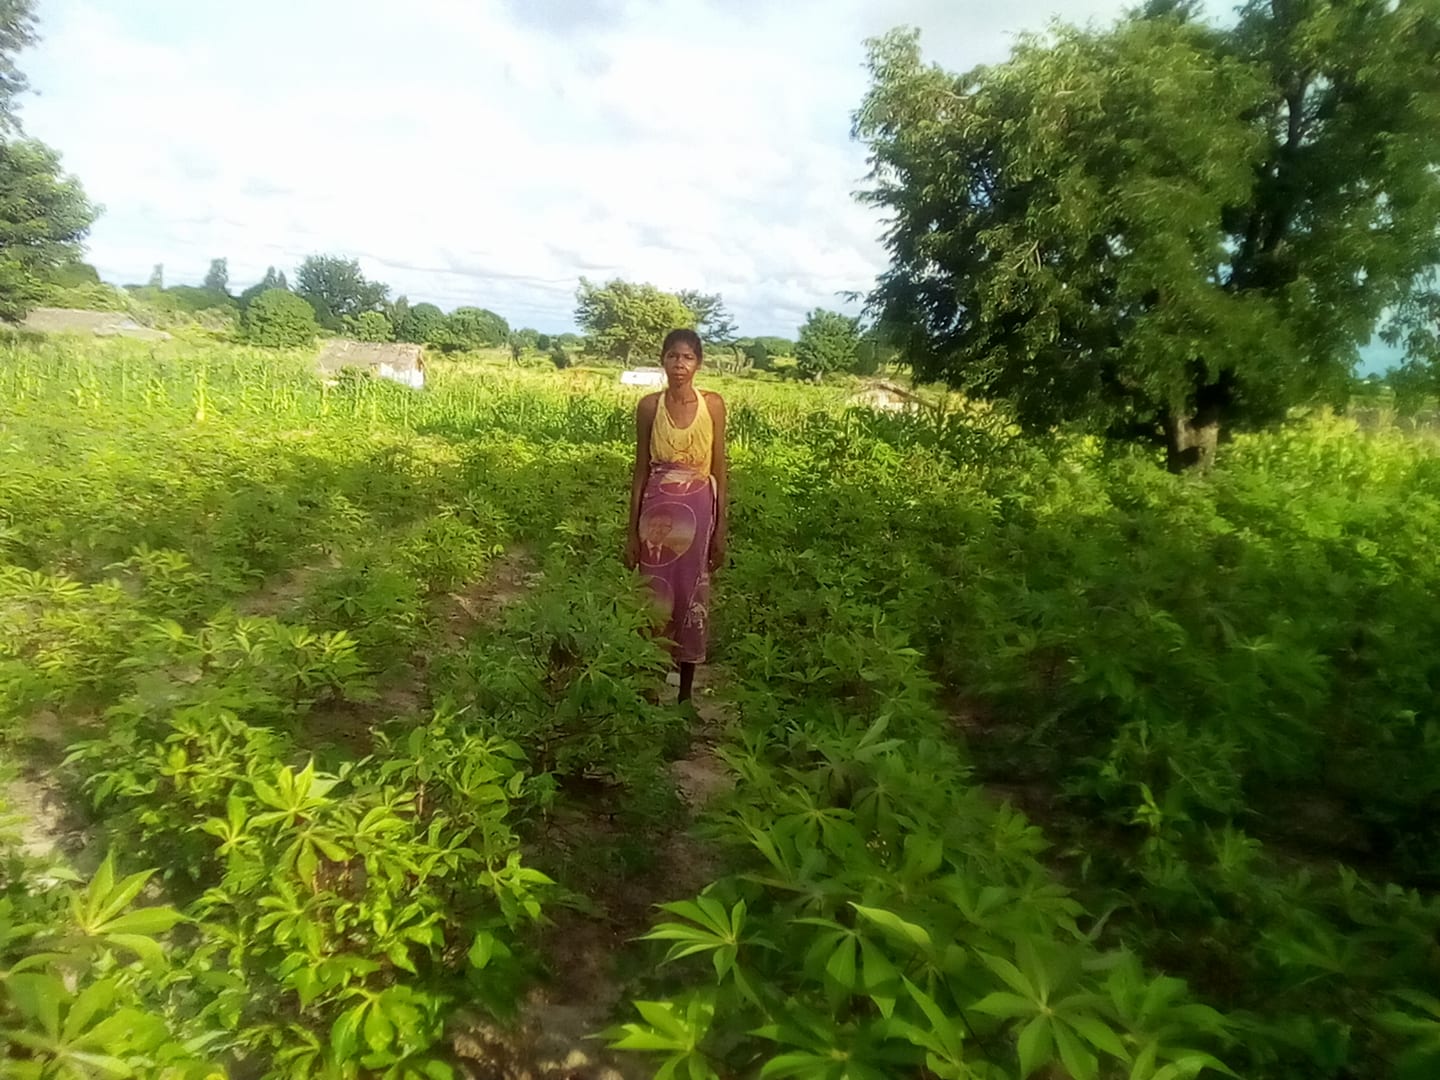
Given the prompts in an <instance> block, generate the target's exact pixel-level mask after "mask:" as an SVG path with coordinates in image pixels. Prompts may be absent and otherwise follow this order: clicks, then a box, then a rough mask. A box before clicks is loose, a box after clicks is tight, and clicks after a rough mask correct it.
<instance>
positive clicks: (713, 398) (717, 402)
mask: <svg viewBox="0 0 1440 1080" xmlns="http://www.w3.org/2000/svg"><path fill="white" fill-rule="evenodd" d="M700 392H701V393H702V394H704V395H705V404H707V405H709V406H710V411H711V412H712V413H713V412H721V413H723V412H724V411H725V399H724V398H723V397H721V396H720V395H719V394H717V393H716V392H715V391H714V390H702V391H700Z"/></svg>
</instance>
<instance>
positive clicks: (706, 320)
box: [676, 289, 736, 345]
mask: <svg viewBox="0 0 1440 1080" xmlns="http://www.w3.org/2000/svg"><path fill="white" fill-rule="evenodd" d="M676 295H677V296H678V297H679V299H680V302H681V303H682V304H684V305H685V306H686V307H687V308H689V309H690V312H691V314H692V315H693V316H694V319H695V330H696V331H697V332H698V333H699V334H700V339H701V340H702V341H704V342H705V344H707V345H731V344H733V343H734V342H735V339H736V333H735V319H734V317H733V316H732V315H731V314H730V312H729V310H728V309H727V308H726V307H725V300H724V298H723V297H721V295H720V294H719V293H702V292H698V291H697V290H695V289H681V290H680V292H679V293H677V294H676Z"/></svg>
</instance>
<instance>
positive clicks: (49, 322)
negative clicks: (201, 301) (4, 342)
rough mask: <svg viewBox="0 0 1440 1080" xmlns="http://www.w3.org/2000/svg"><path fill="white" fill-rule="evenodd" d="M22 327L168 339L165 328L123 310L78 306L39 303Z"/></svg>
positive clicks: (36, 330) (42, 331) (35, 330)
mask: <svg viewBox="0 0 1440 1080" xmlns="http://www.w3.org/2000/svg"><path fill="white" fill-rule="evenodd" d="M20 329H22V330H29V331H30V332H32V333H36V334H80V335H82V336H85V337H128V338H138V339H139V340H141V341H168V340H169V339H170V335H169V334H167V333H166V332H165V331H164V330H155V329H152V328H151V327H148V326H141V325H140V324H139V323H138V322H136V321H135V320H134V319H132V318H131V317H130V316H129V315H127V314H125V312H123V311H82V310H80V309H78V308H52V307H38V308H36V309H35V310H34V311H32V312H30V314H29V315H26V316H25V319H24V321H22V322H21V323H20Z"/></svg>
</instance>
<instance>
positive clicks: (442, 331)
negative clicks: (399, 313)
mask: <svg viewBox="0 0 1440 1080" xmlns="http://www.w3.org/2000/svg"><path fill="white" fill-rule="evenodd" d="M416 310H419V309H418V308H417V309H416ZM509 337H510V324H509V323H507V322H506V321H505V320H504V319H503V318H502V317H501V316H499V315H497V314H495V312H493V311H489V310H487V309H486V308H477V307H458V308H456V309H455V310H454V311H452V312H451V313H450V314H449V315H447V316H445V321H444V322H442V323H441V324H440V325H439V326H438V327H436V328H435V329H434V330H432V331H431V332H430V334H429V336H428V337H427V338H426V341H427V342H429V343H430V344H432V345H437V346H439V347H440V348H441V349H444V350H445V351H446V352H451V351H454V350H457V349H492V348H495V347H496V346H499V345H504V344H505V342H506V340H507V339H508V338H509Z"/></svg>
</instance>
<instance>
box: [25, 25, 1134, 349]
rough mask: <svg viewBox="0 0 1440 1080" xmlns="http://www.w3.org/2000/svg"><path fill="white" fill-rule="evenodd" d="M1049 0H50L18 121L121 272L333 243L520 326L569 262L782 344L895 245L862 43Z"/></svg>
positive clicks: (929, 40)
mask: <svg viewBox="0 0 1440 1080" xmlns="http://www.w3.org/2000/svg"><path fill="white" fill-rule="evenodd" d="M1057 2H1058V0H1021V2H1020V3H1018V4H1014V5H1011V6H1009V7H1004V6H1002V5H999V4H989V5H980V4H963V5H961V4H956V3H953V2H949V3H946V2H942V0H890V2H883V3H882V2H866V0H828V2H827V0H790V2H787V3H783V4H781V3H778V2H777V3H767V2H765V0H740V2H738V3H734V2H726V0H410V2H409V3H408V4H406V5H404V6H402V7H400V8H397V7H396V6H395V5H394V4H393V3H384V4H382V3H380V2H379V0H344V2H342V0H306V2H303V3H295V2H293V0H291V2H288V3H282V2H280V0H252V3H250V4H247V5H212V4H195V3H194V2H193V0H126V3H125V5H124V6H123V8H122V7H121V5H118V4H115V3H113V2H107V0H42V3H41V10H40V15H41V19H42V32H43V34H44V41H43V43H42V45H41V47H40V48H39V49H38V50H36V52H35V53H34V54H32V55H31V56H30V57H29V58H28V62H27V63H26V68H27V70H28V71H29V72H30V74H31V79H32V82H33V83H34V84H35V85H36V86H37V87H38V88H39V89H40V90H41V92H42V96H41V97H38V98H34V99H32V100H30V101H29V102H28V103H27V105H26V108H25V113H24V117H25V121H26V124H27V126H28V128H29V129H30V130H31V131H32V132H33V133H35V134H36V135H37V136H39V137H41V138H43V139H45V140H46V141H47V142H50V143H51V144H53V145H55V146H56V147H58V148H59V149H61V150H62V151H63V152H64V154H65V160H66V165H67V167H68V168H70V169H71V170H72V171H74V172H75V173H76V174H77V175H79V176H80V177H81V179H82V180H83V181H84V183H85V185H86V188H87V190H88V191H89V192H90V193H91V195H92V197H93V198H95V199H96V200H97V201H99V202H102V203H104V204H105V207H106V213H105V216H104V217H103V218H102V219H101V221H100V222H99V223H98V224H97V226H96V228H95V230H94V233H93V235H92V238H91V245H90V247H91V256H92V258H93V260H94V261H95V262H96V264H97V265H98V266H99V267H100V269H101V271H102V272H103V273H104V274H105V275H106V276H107V277H110V278H112V279H115V280H122V281H135V280H143V279H144V278H145V277H146V276H147V275H148V273H149V270H150V267H151V266H152V265H153V264H154V263H157V262H163V263H165V265H166V271H167V278H168V279H169V280H171V281H182V280H198V279H199V278H200V277H201V276H202V275H203V273H204V271H205V268H206V266H207V264H208V262H209V259H210V258H211V257H214V256H220V255H224V256H227V257H228V258H229V259H230V266H231V278H232V281H234V282H236V283H239V284H242V285H243V284H245V283H248V282H249V281H251V280H254V279H257V278H258V277H259V276H260V274H261V273H263V271H264V269H265V267H266V266H267V265H270V264H275V265H277V266H280V267H282V268H284V269H287V270H289V269H292V268H293V267H294V265H295V264H296V263H298V262H299V260H300V259H302V258H303V257H304V256H305V255H307V254H309V253H311V252H334V253H344V254H352V255H355V256H357V257H359V258H360V259H361V261H362V264H363V265H364V266H365V268H366V270H367V272H368V273H371V274H373V275H374V276H376V277H379V278H380V279H382V280H384V281H387V282H389V283H390V284H391V285H392V287H393V288H394V289H395V290H396V291H397V292H405V293H408V294H409V295H410V297H411V298H412V300H418V299H422V298H423V299H430V300H434V301H436V302H438V303H441V304H442V305H446V306H454V305H457V304H460V303H478V304H483V305H485V306H487V307H493V308H495V309H496V310H498V311H500V312H502V313H503V314H505V315H506V316H507V317H508V318H510V320H511V321H512V323H515V324H531V325H536V326H540V327H542V328H546V329H558V328H561V327H566V326H568V325H569V323H570V313H571V310H572V308H573V293H574V287H575V282H576V279H577V278H578V277H579V276H580V275H581V274H585V275H587V276H589V277H592V278H603V277H607V276H610V275H618V276H623V277H627V278H632V279H638V280H648V281H653V282H654V283H655V284H657V285H660V286H662V287H666V288H684V287H693V288H699V289H703V290H706V291H719V292H723V293H724V295H725V297H726V299H727V300H728V301H729V303H730V306H731V307H732V309H734V311H735V312H736V315H737V317H738V318H739V321H740V324H741V326H742V329H744V330H747V331H749V332H753V333H785V334H788V333H792V332H793V330H794V328H795V326H796V324H797V323H798V322H799V320H800V319H801V318H802V317H803V315H804V312H805V311H806V310H807V309H809V308H811V307H814V306H816V305H824V306H830V307H836V306H842V305H841V303H840V301H839V299H838V298H837V295H836V294H837V293H839V292H842V291H847V290H862V291H863V290H864V289H866V288H868V287H869V285H870V284H871V282H872V281H873V278H874V275H875V273H876V272H877V271H878V270H879V269H880V268H882V267H883V265H884V255H883V251H882V249H881V247H880V245H879V243H878V240H877V237H878V234H879V231H880V223H879V221H878V219H877V218H876V217H875V216H874V214H873V212H872V211H869V210H866V209H864V208H861V207H859V206H858V205H857V204H856V203H855V202H854V201H853V199H852V197H851V195H852V192H853V191H854V190H855V188H856V187H857V186H859V184H860V182H861V180H862V178H863V174H864V155H863V151H862V149H861V148H860V147H858V146H855V145H853V144H852V143H850V142H849V140H848V129H849V122H850V112H851V110H853V108H854V107H855V106H856V105H857V104H858V102H859V100H860V96H861V95H862V94H863V92H864V88H865V75H864V71H863V69H862V61H863V45H862V42H863V39H864V38H865V37H866V36H869V35H873V34H876V33H880V32H883V31H884V30H885V29H887V28H889V27H890V26H893V25H897V24H902V23H905V24H914V25H919V26H920V27H921V28H922V31H924V33H925V41H926V44H927V49H928V51H930V52H931V53H932V54H933V55H934V56H935V58H936V59H938V60H940V61H941V62H943V63H945V64H947V65H948V66H951V67H956V68H963V67H968V66H970V65H971V64H974V63H979V62H984V61H993V60H996V59H999V58H1001V57H1003V55H1004V53H1005V50H1006V48H1007V47H1008V44H1007V43H1008V40H1009V36H1010V35H1012V34H1013V33H1014V32H1015V31H1017V30H1021V29H1026V28H1028V29H1037V30H1038V29H1042V28H1043V27H1044V25H1045V23H1046V21H1047V19H1048V18H1049V16H1050V14H1051V13H1052V11H1053V10H1055V4H1056V3H1057ZM1120 7H1121V0H1082V3H1081V5H1080V6H1079V7H1076V6H1075V5H1071V7H1070V9H1069V10H1067V11H1065V12H1064V14H1065V15H1066V17H1067V18H1072V19H1083V18H1087V17H1089V15H1090V14H1092V13H1093V12H1097V11H1098V12H1102V13H1106V14H1108V13H1111V12H1115V11H1118V10H1119V8H1120Z"/></svg>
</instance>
